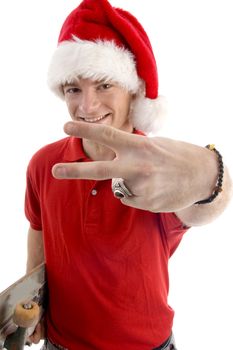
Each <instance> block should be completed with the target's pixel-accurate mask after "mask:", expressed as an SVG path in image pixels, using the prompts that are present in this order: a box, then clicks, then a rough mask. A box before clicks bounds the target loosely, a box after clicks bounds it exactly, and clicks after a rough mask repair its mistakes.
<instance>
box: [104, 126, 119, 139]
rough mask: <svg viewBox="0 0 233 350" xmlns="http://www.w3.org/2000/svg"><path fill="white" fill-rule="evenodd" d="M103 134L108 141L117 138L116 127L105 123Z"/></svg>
mask: <svg viewBox="0 0 233 350" xmlns="http://www.w3.org/2000/svg"><path fill="white" fill-rule="evenodd" d="M102 136H103V138H104V139H105V140H108V141H112V140H115V138H116V131H115V129H114V128H111V127H105V125H103V130H102Z"/></svg>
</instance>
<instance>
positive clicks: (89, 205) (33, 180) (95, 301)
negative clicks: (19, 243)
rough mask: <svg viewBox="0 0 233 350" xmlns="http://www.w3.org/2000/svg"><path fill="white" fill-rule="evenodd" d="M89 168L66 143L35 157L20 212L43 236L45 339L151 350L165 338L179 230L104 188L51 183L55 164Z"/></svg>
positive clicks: (82, 349) (77, 145) (72, 347)
mask: <svg viewBox="0 0 233 350" xmlns="http://www.w3.org/2000/svg"><path fill="white" fill-rule="evenodd" d="M67 161H68V162H74V161H75V162H76V161H78V162H85V161H89V159H87V157H86V156H85V154H84V152H83V148H82V141H81V140H80V139H77V138H73V137H67V138H65V139H62V140H60V141H58V142H55V143H53V144H50V145H47V146H45V147H44V148H42V149H41V150H39V151H38V152H37V153H36V154H35V155H34V156H33V158H32V160H31V161H30V164H29V167H28V172H27V189H26V201H25V212H26V216H27V218H28V220H29V221H30V224H31V227H32V228H33V229H35V230H42V231H43V238H44V246H45V259H46V264H47V276H48V286H49V306H48V313H47V327H48V337H49V339H50V340H51V341H52V342H53V343H55V344H60V345H62V346H64V347H66V348H68V349H69V350H77V349H79V350H87V349H99V350H122V349H127V350H151V349H152V348H153V347H156V346H159V345H160V344H161V343H163V342H164V341H165V339H167V338H168V337H169V335H170V333H171V328H172V322H173V314H174V312H173V310H172V309H171V308H170V307H169V306H168V304H167V295H168V288H169V281H168V259H169V257H170V256H171V254H172V253H173V252H174V250H175V249H176V248H177V246H178V244H179V242H180V240H181V238H182V236H183V234H184V232H185V229H184V228H183V225H182V223H181V222H180V221H179V220H178V218H177V217H176V216H175V215H174V214H172V213H166V214H162V213H161V214H154V213H151V212H149V211H143V210H138V209H134V208H131V207H128V206H125V205H123V204H122V203H121V202H120V201H119V200H118V199H116V198H114V196H113V194H112V191H111V181H110V180H107V181H91V180H57V179H55V178H53V176H52V174H51V168H52V166H53V165H54V164H55V163H58V162H67Z"/></svg>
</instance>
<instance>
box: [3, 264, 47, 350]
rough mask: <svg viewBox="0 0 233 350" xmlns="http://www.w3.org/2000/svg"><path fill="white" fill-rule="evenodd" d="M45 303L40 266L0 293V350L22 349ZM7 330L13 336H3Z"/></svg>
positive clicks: (44, 290) (42, 274)
mask: <svg viewBox="0 0 233 350" xmlns="http://www.w3.org/2000/svg"><path fill="white" fill-rule="evenodd" d="M45 301H46V274H45V264H44V263H42V264H41V265H39V266H38V267H36V268H35V269H33V270H32V271H31V272H30V273H28V274H26V275H25V276H23V277H22V278H20V279H19V280H17V281H16V282H15V283H13V284H12V285H11V286H10V287H8V288H7V289H6V290H4V291H3V292H1V293H0V349H4V350H22V349H24V345H25V344H26V339H27V336H28V335H29V334H30V330H31V332H32V331H33V329H34V327H35V326H36V324H37V323H38V321H39V319H40V317H41V316H42V313H43V310H44V308H45ZM9 329H11V330H14V331H13V333H11V334H9V335H7V336H5V334H8V332H9ZM28 345H29V344H28Z"/></svg>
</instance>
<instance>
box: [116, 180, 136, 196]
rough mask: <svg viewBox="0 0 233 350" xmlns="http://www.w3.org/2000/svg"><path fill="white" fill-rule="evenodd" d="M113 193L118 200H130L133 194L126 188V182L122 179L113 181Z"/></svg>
mask: <svg viewBox="0 0 233 350" xmlns="http://www.w3.org/2000/svg"><path fill="white" fill-rule="evenodd" d="M112 191H113V193H114V196H115V197H116V198H128V197H132V196H133V194H132V193H131V192H130V190H129V189H128V188H127V187H126V186H125V183H124V180H123V179H122V178H121V177H118V178H114V179H112Z"/></svg>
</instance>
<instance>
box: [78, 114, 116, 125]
mask: <svg viewBox="0 0 233 350" xmlns="http://www.w3.org/2000/svg"><path fill="white" fill-rule="evenodd" d="M109 115H110V113H107V114H105V115H100V116H99V117H95V118H84V117H80V118H81V119H82V120H84V121H85V122H88V123H96V122H99V121H100V120H102V119H104V118H106V117H108V116H109Z"/></svg>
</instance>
